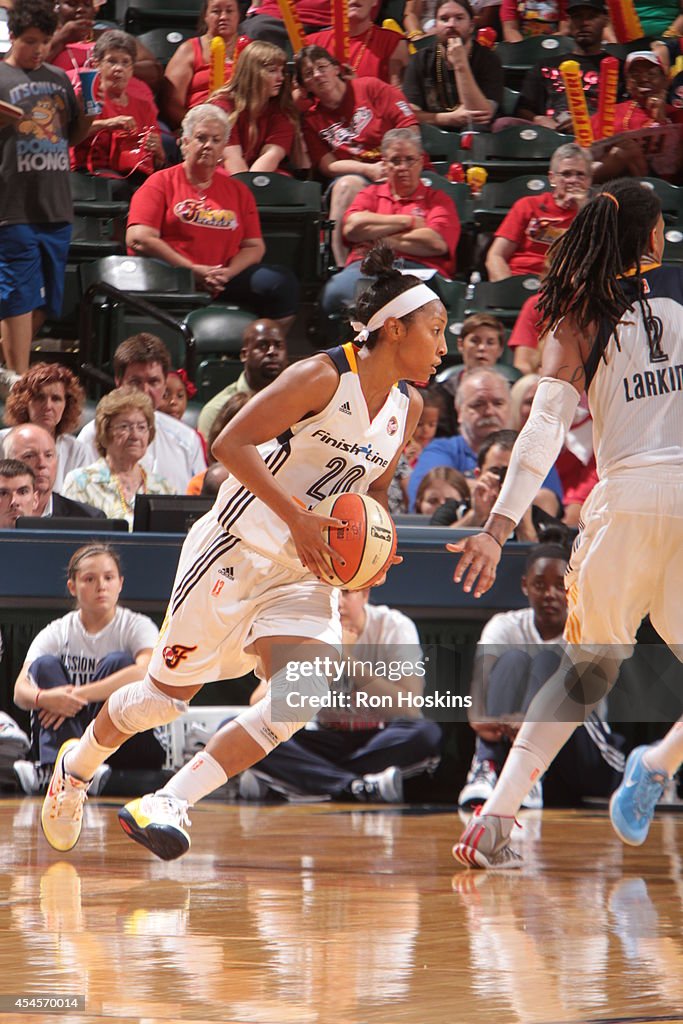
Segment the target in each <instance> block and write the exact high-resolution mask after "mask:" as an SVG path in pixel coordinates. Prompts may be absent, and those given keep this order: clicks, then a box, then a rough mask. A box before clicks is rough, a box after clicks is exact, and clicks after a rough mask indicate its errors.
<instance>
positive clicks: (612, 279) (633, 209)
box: [538, 178, 661, 355]
mask: <svg viewBox="0 0 683 1024" xmlns="http://www.w3.org/2000/svg"><path fill="white" fill-rule="evenodd" d="M660 213H661V204H660V202H659V199H658V197H657V196H656V195H655V193H654V191H653V190H652V189H651V188H648V187H647V186H646V185H642V184H641V183H640V182H639V181H637V180H634V179H633V178H618V179H617V180H616V181H611V182H609V184H608V185H606V186H605V188H604V189H603V190H602V191H601V192H599V193H598V194H597V195H596V196H595V197H594V198H593V199H591V200H590V202H588V203H587V204H586V205H585V206H584V208H583V209H582V210H581V211H580V212H579V213H578V214H577V215H576V217H575V219H574V220H573V221H572V223H571V224H570V226H569V228H568V229H567V231H566V232H565V233H564V235H562V236H561V237H560V238H558V239H557V241H556V242H554V243H553V245H552V246H551V248H550V252H549V256H550V266H549V269H548V273H547V275H546V278H545V280H544V282H543V285H542V286H541V290H540V292H539V299H538V311H539V314H540V324H539V328H540V333H541V335H543V334H545V333H546V331H549V330H551V329H552V328H554V327H555V326H556V324H557V323H558V321H559V320H561V319H562V317H564V316H567V315H568V314H569V315H571V317H572V319H573V320H574V322H575V324H576V326H577V327H578V328H579V330H581V331H587V330H588V329H589V328H592V329H594V328H595V325H596V324H599V323H600V322H601V321H603V320H607V322H608V323H609V324H610V325H611V330H610V331H608V332H605V334H604V344H603V350H602V352H601V355H604V346H605V345H606V344H607V341H609V339H610V338H611V337H612V335H614V338H615V340H616V342H617V344H619V338H618V335H617V326H618V324H619V322H620V321H621V318H622V316H623V315H624V313H625V312H626V310H632V309H633V306H634V304H635V303H634V300H633V298H632V292H631V288H630V287H629V286H628V285H627V284H626V282H625V280H624V279H622V277H623V275H624V274H625V273H626V272H627V271H631V272H634V276H633V277H632V278H631V277H629V278H628V279H627V280H629V281H631V280H633V281H634V283H635V286H636V299H635V301H636V302H637V303H638V305H639V306H640V309H641V312H642V315H643V322H644V324H645V330H646V332H647V336H648V341H649V343H650V346H651V347H653V346H654V345H656V339H655V338H654V336H653V334H652V310H651V309H650V306H649V303H648V302H647V300H646V298H645V287H644V282H643V277H642V263H643V258H644V257H645V256H646V255H647V252H648V244H649V239H650V234H651V233H652V229H653V228H654V226H655V224H656V223H657V218H658V217H659V215H660Z"/></svg>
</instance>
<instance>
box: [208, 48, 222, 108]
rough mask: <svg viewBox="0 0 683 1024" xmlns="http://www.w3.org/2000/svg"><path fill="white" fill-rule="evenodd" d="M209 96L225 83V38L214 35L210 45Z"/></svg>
mask: <svg viewBox="0 0 683 1024" xmlns="http://www.w3.org/2000/svg"><path fill="white" fill-rule="evenodd" d="M209 53H210V56H209V96H210V95H211V94H212V93H213V92H215V91H216V89H221V88H222V87H223V86H224V85H225V40H224V39H222V38H221V37H220V36H214V37H213V39H212V40H211V43H210V45H209Z"/></svg>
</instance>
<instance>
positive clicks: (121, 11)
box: [116, 0, 199, 36]
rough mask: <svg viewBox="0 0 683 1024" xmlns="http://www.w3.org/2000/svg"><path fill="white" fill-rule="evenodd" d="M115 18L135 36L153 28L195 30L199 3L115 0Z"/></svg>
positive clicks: (187, 0)
mask: <svg viewBox="0 0 683 1024" xmlns="http://www.w3.org/2000/svg"><path fill="white" fill-rule="evenodd" d="M116 20H117V21H119V22H121V23H122V24H123V27H124V28H125V30H126V32H131V33H132V34H133V35H135V36H139V35H142V34H143V33H144V32H148V31H150V30H151V29H153V28H164V29H166V31H169V30H170V29H174V28H179V29H180V28H187V29H194V30H196V27H197V21H198V20H199V4H198V3H193V0H133V3H132V4H129V3H128V0H116ZM194 34H195V35H196V34H197V33H196V31H195V32H194Z"/></svg>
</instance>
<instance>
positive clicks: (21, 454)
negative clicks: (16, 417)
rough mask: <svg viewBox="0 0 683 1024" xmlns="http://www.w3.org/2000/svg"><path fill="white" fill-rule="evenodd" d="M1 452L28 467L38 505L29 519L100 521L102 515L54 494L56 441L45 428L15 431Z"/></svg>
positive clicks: (30, 426)
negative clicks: (39, 517) (37, 517)
mask: <svg viewBox="0 0 683 1024" xmlns="http://www.w3.org/2000/svg"><path fill="white" fill-rule="evenodd" d="M4 450H5V453H6V455H7V458H8V459H18V460H19V461H20V462H23V463H25V464H26V465H27V466H30V467H31V469H32V470H33V473H34V484H35V489H36V494H37V495H38V501H37V504H36V507H35V509H34V510H33V513H32V515H34V516H42V517H49V516H67V517H68V518H70V519H73V518H84V517H87V518H89V519H103V518H104V512H102V511H101V510H100V509H98V508H94V507H93V506H92V505H86V504H84V503H83V502H80V501H71V500H70V499H69V498H65V497H64V496H63V495H62V494H58V493H57V492H56V491H55V489H54V488H55V477H56V475H57V449H56V445H55V439H54V437H53V436H52V434H50V432H49V431H48V430H45V429H44V427H39V426H37V424H35V423H25V424H24V425H23V426H21V427H14V428H13V429H12V430H10V432H9V434H8V435H7V437H6V438H5V443H4Z"/></svg>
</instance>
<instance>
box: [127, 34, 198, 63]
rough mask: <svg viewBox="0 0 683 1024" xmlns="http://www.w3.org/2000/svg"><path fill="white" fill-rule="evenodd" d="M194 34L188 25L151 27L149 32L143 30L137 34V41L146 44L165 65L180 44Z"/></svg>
mask: <svg viewBox="0 0 683 1024" xmlns="http://www.w3.org/2000/svg"><path fill="white" fill-rule="evenodd" d="M196 35H197V31H196V29H195V28H190V27H189V26H186V27H182V26H176V27H175V28H152V29H150V30H149V32H143V33H142V35H140V36H138V42H139V43H141V44H142V45H143V46H146V47H147V49H148V50H149V51H150V53H153V54H154V56H155V57H156V58H157V60H159V61H161V63H162V64H163V65H164V67H165V66H166V65H167V64H168V62H169V60H170V59H171V57H172V56H173V54H174V53H175V52H176V50H177V49H178V47H179V46H180V44H181V43H183V42H184V41H185V40H186V39H190V38H191V37H192V36H196Z"/></svg>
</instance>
